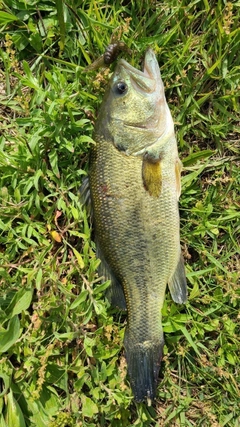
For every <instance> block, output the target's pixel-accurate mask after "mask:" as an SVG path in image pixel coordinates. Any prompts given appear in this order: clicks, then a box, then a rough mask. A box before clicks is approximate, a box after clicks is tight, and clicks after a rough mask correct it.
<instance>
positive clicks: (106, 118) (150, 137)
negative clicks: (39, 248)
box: [89, 49, 187, 403]
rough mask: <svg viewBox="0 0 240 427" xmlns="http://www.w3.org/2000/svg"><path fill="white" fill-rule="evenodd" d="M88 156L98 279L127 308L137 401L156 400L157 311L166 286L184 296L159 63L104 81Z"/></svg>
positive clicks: (173, 157)
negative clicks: (100, 277) (108, 283)
mask: <svg viewBox="0 0 240 427" xmlns="http://www.w3.org/2000/svg"><path fill="white" fill-rule="evenodd" d="M94 139H95V141H96V145H95V146H94V148H93V149H92V150H91V154H90V169H89V181H90V195H91V201H92V208H93V220H94V230H95V239H96V246H97V255H98V256H99V257H100V259H101V274H103V273H104V274H105V277H106V278H110V279H111V283H112V284H111V288H110V298H111V301H112V303H114V304H116V305H118V306H119V307H123V308H124V307H125V306H126V307H127V314H128V321H127V327H126V332H125V337H124V347H125V352H126V358H127V364H128V374H129V378H130V384H131V387H132V390H133V394H134V398H135V400H136V401H139V402H140V401H144V400H147V401H148V403H149V402H150V401H151V400H152V399H153V398H154V397H155V393H156V387H157V380H158V374H159V368H160V362H161V358H162V351H163V345H164V339H163V329H162V319H161V309H162V306H163V302H164V297H165V290H166V286H167V284H168V286H169V289H170V292H171V296H172V298H173V300H174V301H175V302H177V303H183V302H185V301H186V298H187V289H186V278H185V272H184V265H183V259H182V256H181V248H180V237H179V209H178V199H179V196H180V188H181V183H180V174H181V162H180V160H179V158H178V150H177V143H176V138H175V135H174V125H173V120H172V117H171V113H170V110H169V108H168V105H167V102H166V99H165V95H164V87H163V83H162V79H161V76H160V70H159V66H158V63H157V60H156V57H155V55H154V53H153V51H152V50H150V49H149V50H147V52H146V55H145V61H144V70H143V71H139V70H137V69H135V68H134V67H132V66H131V65H130V64H128V63H127V62H126V61H125V60H123V59H121V60H119V62H118V65H117V67H116V69H115V72H114V74H113V76H112V78H111V80H110V83H109V85H108V88H107V90H106V94H105V97H104V100H103V102H102V105H101V107H100V111H99V114H98V119H97V122H96V126H95V135H94Z"/></svg>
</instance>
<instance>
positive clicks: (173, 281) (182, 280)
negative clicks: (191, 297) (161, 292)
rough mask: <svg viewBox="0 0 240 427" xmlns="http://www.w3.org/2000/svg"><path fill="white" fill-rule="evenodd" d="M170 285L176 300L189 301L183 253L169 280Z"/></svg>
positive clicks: (179, 302)
mask: <svg viewBox="0 0 240 427" xmlns="http://www.w3.org/2000/svg"><path fill="white" fill-rule="evenodd" d="M168 287H169V290H170V293H171V297H172V299H173V301H174V302H176V303H178V304H183V303H184V302H186V301H187V280H186V274H185V268H184V261H183V256H182V254H181V255H180V258H179V261H178V264H177V267H176V270H175V271H174V273H173V275H172V277H171V278H170V280H169V281H168Z"/></svg>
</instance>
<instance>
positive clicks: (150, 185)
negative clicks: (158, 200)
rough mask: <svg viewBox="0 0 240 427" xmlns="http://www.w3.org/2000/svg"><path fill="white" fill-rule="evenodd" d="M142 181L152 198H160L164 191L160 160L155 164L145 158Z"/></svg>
mask: <svg viewBox="0 0 240 427" xmlns="http://www.w3.org/2000/svg"><path fill="white" fill-rule="evenodd" d="M142 179H143V185H144V187H145V189H146V190H147V191H148V193H149V194H150V196H153V197H159V196H160V194H161V189H162V169H161V161H160V160H158V161H155V162H153V161H150V160H149V159H147V158H144V159H143V164H142Z"/></svg>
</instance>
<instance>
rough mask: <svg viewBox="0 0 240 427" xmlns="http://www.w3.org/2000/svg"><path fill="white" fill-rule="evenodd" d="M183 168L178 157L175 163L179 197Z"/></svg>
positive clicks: (178, 194)
mask: <svg viewBox="0 0 240 427" xmlns="http://www.w3.org/2000/svg"><path fill="white" fill-rule="evenodd" d="M181 170H182V162H181V160H179V159H177V161H176V163H175V175H176V191H177V198H178V199H179V197H180V194H181Z"/></svg>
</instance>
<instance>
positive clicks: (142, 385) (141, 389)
mask: <svg viewBox="0 0 240 427" xmlns="http://www.w3.org/2000/svg"><path fill="white" fill-rule="evenodd" d="M124 345H125V350H126V358H127V364H128V374H129V379H130V384H131V388H132V391H133V395H134V399H135V400H136V402H142V401H147V402H148V404H149V403H151V401H152V400H153V399H154V397H155V394H156V388H157V383H158V374H159V369H160V363H161V359H162V352H163V345H164V341H163V340H162V342H158V343H155V342H152V341H144V342H141V343H134V342H133V341H132V342H131V340H130V339H129V337H128V336H125V340H124Z"/></svg>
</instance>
